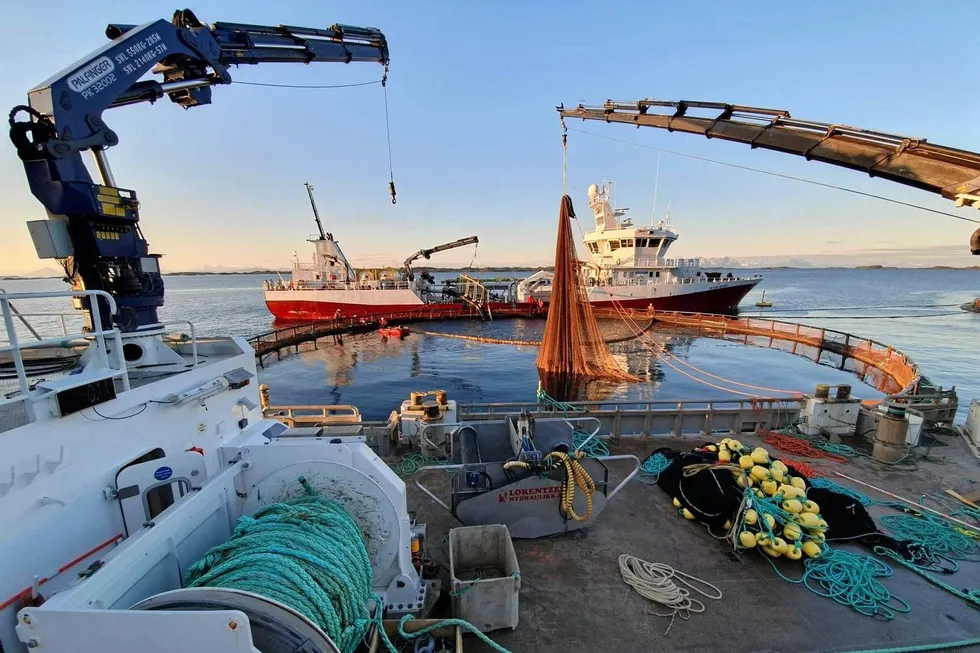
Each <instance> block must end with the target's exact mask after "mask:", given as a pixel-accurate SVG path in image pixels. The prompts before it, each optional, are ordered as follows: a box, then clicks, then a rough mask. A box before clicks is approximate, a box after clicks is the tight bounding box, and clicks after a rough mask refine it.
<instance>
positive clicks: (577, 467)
mask: <svg viewBox="0 0 980 653" xmlns="http://www.w3.org/2000/svg"><path fill="white" fill-rule="evenodd" d="M582 457H583V454H582V453H581V452H574V453H573V454H567V453H563V452H561V451H552V452H551V453H550V454H548V456H547V457H546V460H547V459H552V461H553V462H552V463H551V465H550V466H549V467H548V469H558V468H559V467H564V469H565V480H564V481H562V485H561V511H562V512H563V513H565V514H566V515H568V516H569V517H571V518H572V519H574V520H575V521H588V520H589V518H590V517H591V516H592V495H594V494H595V481H593V480H592V477H591V476H589V472H587V471H586V469H585V467H583V466H582V463H580V462H579V458H582ZM515 468H520V469H532V465H531V464H530V463H527V462H525V461H523V460H511V461H510V462H506V463H504V469H515ZM576 487H577V488H578V489H580V490H581V491H582V494H583V495H584V496H585V514H584V515H579V514H578V513H576V512H575V507H574V506H575V488H576Z"/></svg>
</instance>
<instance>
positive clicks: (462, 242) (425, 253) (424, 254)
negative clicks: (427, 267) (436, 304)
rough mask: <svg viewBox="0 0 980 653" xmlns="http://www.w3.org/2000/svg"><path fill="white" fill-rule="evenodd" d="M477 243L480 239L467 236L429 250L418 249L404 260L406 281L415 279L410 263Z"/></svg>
mask: <svg viewBox="0 0 980 653" xmlns="http://www.w3.org/2000/svg"><path fill="white" fill-rule="evenodd" d="M479 242H480V239H479V238H477V237H476V236H467V237H466V238H460V239H459V240H454V241H452V242H449V243H443V244H442V245H436V246H435V247H430V248H429V249H420V250H419V251H417V252H415V253H414V254H412V255H411V256H409V257H408V258H407V259H405V263H404V266H405V274H406V275H407V276H408V280H409V281H412V280H414V279H415V273H414V272H413V271H412V263H413V262H415V261H417V260H418V259H420V258H424V259H429V258H430V257H431V256H432V255H433V254H436V253H438V252H445V251H446V250H448V249H456V248H457V247H466V246H467V245H476V244H479Z"/></svg>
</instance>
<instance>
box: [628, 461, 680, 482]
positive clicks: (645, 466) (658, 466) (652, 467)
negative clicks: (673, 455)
mask: <svg viewBox="0 0 980 653" xmlns="http://www.w3.org/2000/svg"><path fill="white" fill-rule="evenodd" d="M671 462H672V461H670V460H667V457H666V456H664V455H663V454H662V453H655V454H652V455H650V456H647V457H646V458H644V459H643V462H642V463H640V473H639V475H638V476H637V477H636V478H637V480H638V481H640V482H641V483H646V484H647V485H654V484H655V483H656V482H657V481H659V480H660V475H661V474H662V473H663V472H664V470H666V469H667V468H668V467H670V463H671Z"/></svg>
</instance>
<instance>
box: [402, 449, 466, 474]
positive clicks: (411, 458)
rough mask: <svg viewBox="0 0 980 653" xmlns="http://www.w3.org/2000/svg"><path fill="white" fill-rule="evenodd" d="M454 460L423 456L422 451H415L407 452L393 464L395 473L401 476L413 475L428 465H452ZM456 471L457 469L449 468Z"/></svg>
mask: <svg viewBox="0 0 980 653" xmlns="http://www.w3.org/2000/svg"><path fill="white" fill-rule="evenodd" d="M451 464H452V461H451V460H448V459H446V458H429V457H427V456H423V455H422V454H421V453H419V452H417V451H414V452H412V453H407V454H405V455H404V456H402V457H401V459H400V460H399V461H398V462H397V463H395V464H394V465H392V466H391V468H392V469H393V470H395V473H396V474H398V475H399V476H411V475H412V474H414V473H415V472H417V471H418V470H419V469H421V468H422V467H428V466H431V465H451ZM448 471H456V470H448Z"/></svg>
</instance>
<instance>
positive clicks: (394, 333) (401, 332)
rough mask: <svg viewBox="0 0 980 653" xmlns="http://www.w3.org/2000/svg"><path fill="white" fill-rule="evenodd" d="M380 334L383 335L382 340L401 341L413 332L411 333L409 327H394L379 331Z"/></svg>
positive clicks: (382, 328) (383, 328)
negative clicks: (392, 339) (396, 339)
mask: <svg viewBox="0 0 980 653" xmlns="http://www.w3.org/2000/svg"><path fill="white" fill-rule="evenodd" d="M378 333H380V334H381V337H382V338H398V339H401V338H404V337H405V336H407V335H408V334H409V333H411V331H409V330H408V327H406V326H393V327H389V326H386V327H381V328H380V329H378Z"/></svg>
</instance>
